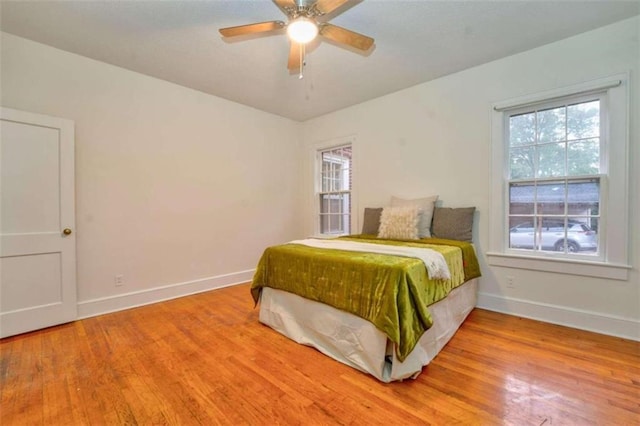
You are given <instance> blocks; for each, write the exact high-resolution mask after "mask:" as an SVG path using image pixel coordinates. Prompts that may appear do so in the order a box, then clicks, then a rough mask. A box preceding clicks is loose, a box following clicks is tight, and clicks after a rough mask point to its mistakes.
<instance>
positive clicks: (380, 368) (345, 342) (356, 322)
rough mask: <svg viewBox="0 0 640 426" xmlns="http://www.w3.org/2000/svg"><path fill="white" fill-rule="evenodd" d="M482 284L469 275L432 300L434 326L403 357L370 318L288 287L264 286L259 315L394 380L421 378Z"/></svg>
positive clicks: (332, 354) (280, 328)
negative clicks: (442, 295)
mask: <svg viewBox="0 0 640 426" xmlns="http://www.w3.org/2000/svg"><path fill="white" fill-rule="evenodd" d="M477 287H478V279H477V278H475V279H472V280H469V281H467V282H466V283H464V284H462V285H460V286H458V287H456V288H455V289H453V290H452V291H451V292H450V293H449V295H448V296H447V297H446V298H444V299H442V300H439V301H438V302H436V303H433V304H432V305H430V306H429V311H430V313H431V316H432V318H433V326H432V327H431V328H429V329H428V330H427V331H426V332H425V333H424V334H423V335H422V336H421V337H420V339H419V341H418V344H417V345H416V346H415V348H414V349H413V350H412V351H411V353H410V354H409V355H408V356H407V358H406V359H405V360H404V361H403V362H400V361H399V360H398V358H397V354H396V351H395V350H394V347H393V344H392V343H391V342H390V340H389V339H388V337H387V335H386V334H385V333H383V332H382V331H380V330H379V329H377V328H376V327H375V326H374V325H373V324H372V323H370V322H369V321H367V320H364V319H362V318H360V317H358V316H356V315H353V314H350V313H348V312H344V311H341V310H339V309H336V308H333V307H331V306H329V305H326V304H323V303H320V302H315V301H312V300H308V299H305V298H303V297H301V296H298V295H295V294H293V293H289V292H287V291H283V290H277V289H273V288H269V287H265V288H263V289H262V294H261V298H260V316H259V320H260V322H261V323H263V324H265V325H267V326H269V327H271V328H272V329H274V330H276V331H277V332H279V333H281V334H283V335H284V336H287V337H288V338H290V339H291V340H293V341H295V342H297V343H300V344H303V345H307V346H312V347H314V348H316V349H318V350H319V351H320V352H322V353H323V354H325V355H327V356H329V357H331V358H333V359H335V360H337V361H339V362H342V363H344V364H346V365H349V366H351V367H353V368H355V369H358V370H360V371H363V372H365V373H368V374H371V375H372V376H374V377H375V378H377V379H378V380H380V381H382V382H391V381H396V380H404V379H407V378H416V377H417V376H418V375H419V374H420V373H421V372H422V368H423V367H424V366H425V365H427V364H429V362H431V360H433V358H434V357H435V356H436V355H437V354H438V353H439V352H440V351H441V350H442V348H443V347H444V346H445V345H446V344H447V342H448V341H449V340H450V339H451V338H452V337H453V335H454V334H455V332H456V331H457V330H458V328H459V327H460V325H461V324H462V323H463V322H464V320H465V318H466V317H467V315H468V314H469V313H470V312H471V311H472V310H473V308H474V307H475V305H476V301H477Z"/></svg>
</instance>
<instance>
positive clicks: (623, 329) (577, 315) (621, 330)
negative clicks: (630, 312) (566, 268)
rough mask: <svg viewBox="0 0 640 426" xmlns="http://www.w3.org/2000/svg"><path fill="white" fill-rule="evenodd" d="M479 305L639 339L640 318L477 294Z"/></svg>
mask: <svg viewBox="0 0 640 426" xmlns="http://www.w3.org/2000/svg"><path fill="white" fill-rule="evenodd" d="M477 306H478V308H483V309H487V310H489V311H496V312H502V313H505V314H509V315H516V316H520V317H524V318H531V319H535V320H539V321H544V322H549V323H552V324H558V325H564V326H567V327H573V328H578V329H580V330H587V331H593V332H595V333H601V334H607V335H610V336H616V337H622V338H625V339H631V340H637V341H640V321H638V320H635V319H631V318H623V317H618V316H613V315H603V314H601V313H598V312H591V311H585V310H580V309H574V308H568V307H566V306H558V305H551V304H547V303H539V302H532V301H530V300H523V299H514V298H511V297H503V296H497V295H494V294H488V293H478V303H477Z"/></svg>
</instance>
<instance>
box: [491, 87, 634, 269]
mask: <svg viewBox="0 0 640 426" xmlns="http://www.w3.org/2000/svg"><path fill="white" fill-rule="evenodd" d="M627 81H628V75H625V74H622V75H619V76H615V77H612V78H607V79H602V80H597V81H592V82H587V83H581V84H579V85H575V86H572V87H567V88H562V89H555V90H552V91H548V92H545V93H540V94H535V95H531V96H526V97H522V98H518V99H514V100H509V101H505V102H502V103H497V104H494V108H493V109H494V111H493V119H492V167H491V170H492V180H491V211H492V212H491V214H490V215H489V216H490V217H489V225H490V232H489V234H490V236H489V251H488V252H487V258H488V262H489V264H491V265H496V266H506V267H513V268H525V269H531V270H543V271H550V272H559V273H568V274H577V275H587V276H599V277H604V278H612V279H627V277H628V269H629V268H630V267H629V265H628V238H629V236H628V230H629V225H628V220H629V204H628V203H629V195H628V156H627V152H628V132H629V127H628V84H627Z"/></svg>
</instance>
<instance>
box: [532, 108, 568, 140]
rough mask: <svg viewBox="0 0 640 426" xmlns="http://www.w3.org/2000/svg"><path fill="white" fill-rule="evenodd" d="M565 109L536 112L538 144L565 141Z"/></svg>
mask: <svg viewBox="0 0 640 426" xmlns="http://www.w3.org/2000/svg"><path fill="white" fill-rule="evenodd" d="M565 123H566V117H565V107H560V108H553V109H547V110H544V111H538V138H537V142H538V143H545V142H556V141H563V140H565V135H566V126H565Z"/></svg>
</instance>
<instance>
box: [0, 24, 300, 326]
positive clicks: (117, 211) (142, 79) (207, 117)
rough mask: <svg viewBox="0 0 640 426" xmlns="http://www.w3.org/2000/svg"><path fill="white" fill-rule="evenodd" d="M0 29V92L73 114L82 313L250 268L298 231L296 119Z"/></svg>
mask: <svg viewBox="0 0 640 426" xmlns="http://www.w3.org/2000/svg"><path fill="white" fill-rule="evenodd" d="M1 42H2V56H1V59H2V76H1V77H2V80H1V82H2V86H1V87H2V98H1V99H2V105H3V106H5V107H10V108H15V109H19V110H25V111H30V112H36V113H41V114H47V115H51V116H57V117H62V118H67V119H71V120H74V121H75V125H76V197H77V198H76V201H77V208H76V235H77V271H78V275H77V278H78V297H79V301H80V306H79V311H80V315H81V316H86V315H93V314H96V313H100V312H105V311H109V310H114V309H121V308H123V307H127V306H132V305H135V304H140V303H147V302H149V301H153V300H158V299H162V298H167V297H174V296H177V295H181V294H186V293H189V292H194V291H201V290H205V289H208V288H215V287H219V286H223V285H227V284H231V283H237V282H244V281H247V280H250V279H251V277H252V275H253V269H254V268H255V265H256V264H257V261H258V258H259V256H260V254H261V253H262V250H263V249H264V248H265V247H266V246H268V245H271V244H276V243H281V242H284V241H287V240H290V239H293V238H296V237H299V234H300V230H301V226H300V223H299V219H298V217H299V216H298V214H297V211H296V208H297V196H298V195H299V193H298V186H297V184H296V182H297V181H298V179H297V177H298V176H299V175H300V170H299V169H298V166H297V164H298V161H297V159H298V157H299V155H300V153H299V151H298V149H299V148H298V147H299V145H298V144H297V141H298V134H299V124H298V123H295V122H293V121H291V120H287V119H284V118H281V117H277V116H275V115H271V114H267V113H264V112H261V111H258V110H255V109H252V108H249V107H246V106H243V105H240V104H237V103H233V102H229V101H226V100H223V99H220V98H216V97H213V96H210V95H206V94H204V93H201V92H197V91H194V90H190V89H186V88H184V87H181V86H177V85H175V84H171V83H167V82H164V81H161V80H157V79H154V78H150V77H147V76H144V75H141V74H137V73H134V72H131V71H127V70H124V69H122V68H118V67H114V66H110V65H107V64H104V63H101V62H98V61H94V60H91V59H87V58H84V57H81V56H77V55H74V54H70V53H67V52H63V51H61V50H57V49H53V48H51V47H48V46H45V45H42V44H38V43H34V42H31V41H29V40H26V39H22V38H19V37H15V36H12V35H9V34H6V33H2V39H1ZM116 274H122V275H123V276H124V285H123V286H122V287H115V285H114V276H115V275H116ZM247 297H249V295H247Z"/></svg>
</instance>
